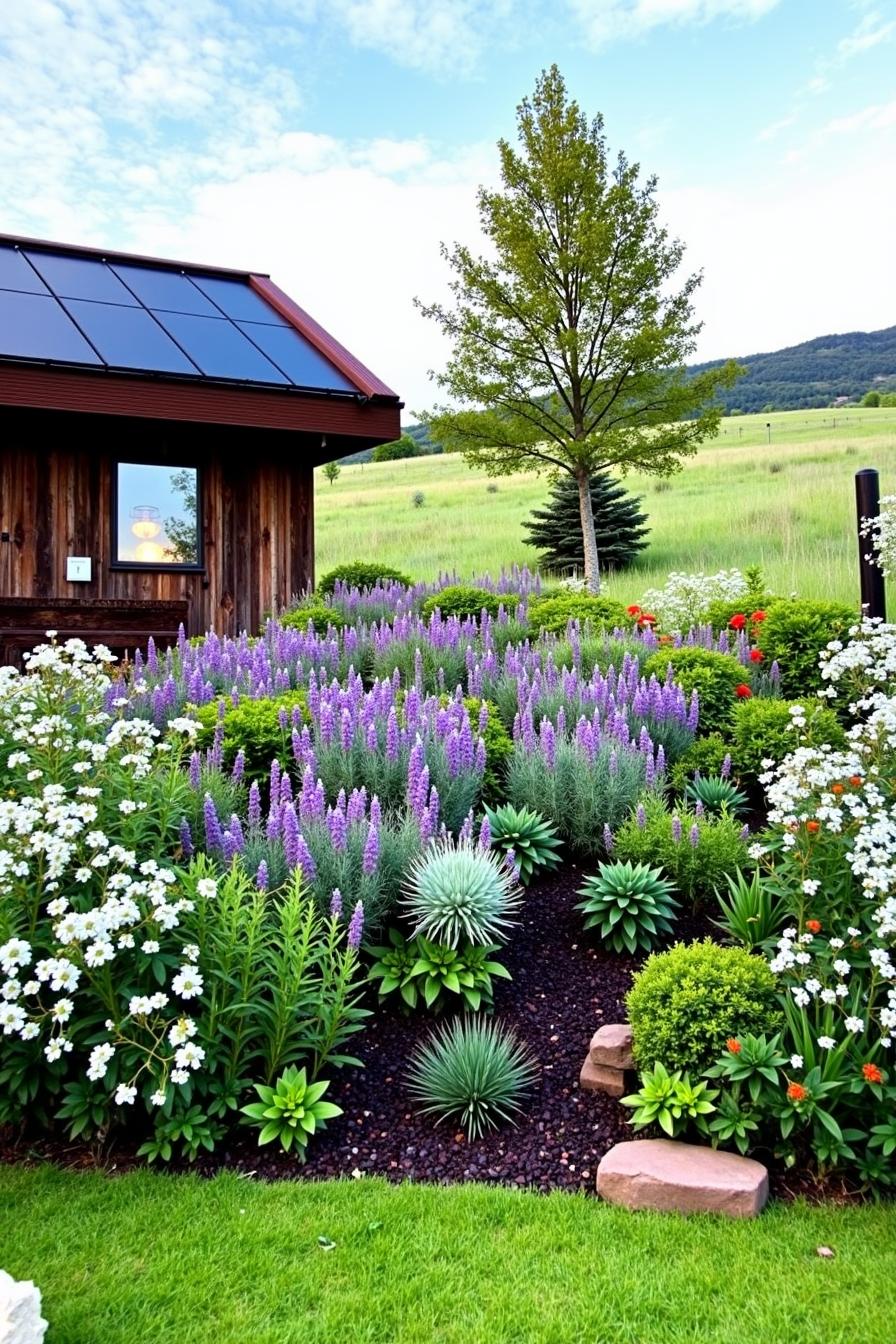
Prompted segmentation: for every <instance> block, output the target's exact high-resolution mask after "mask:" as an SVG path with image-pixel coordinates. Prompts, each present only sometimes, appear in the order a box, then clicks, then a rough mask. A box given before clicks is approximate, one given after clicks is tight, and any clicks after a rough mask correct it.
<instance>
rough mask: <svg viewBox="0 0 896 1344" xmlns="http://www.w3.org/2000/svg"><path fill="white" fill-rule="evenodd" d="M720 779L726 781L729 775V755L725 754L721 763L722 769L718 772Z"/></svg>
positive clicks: (728, 753)
mask: <svg viewBox="0 0 896 1344" xmlns="http://www.w3.org/2000/svg"><path fill="white" fill-rule="evenodd" d="M719 773H720V774H721V776H722V779H727V778H728V776H729V775H730V774H731V753H730V752H728V751H726V752H725V759H724V760H723V761H722V769H721V770H720V771H719Z"/></svg>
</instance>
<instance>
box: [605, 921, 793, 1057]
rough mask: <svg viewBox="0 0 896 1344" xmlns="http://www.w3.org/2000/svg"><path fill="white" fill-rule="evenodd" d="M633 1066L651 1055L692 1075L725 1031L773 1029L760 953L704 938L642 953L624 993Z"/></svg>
mask: <svg viewBox="0 0 896 1344" xmlns="http://www.w3.org/2000/svg"><path fill="white" fill-rule="evenodd" d="M625 1002H626V1007H627V1009H628V1020H629V1022H630V1023H631V1027H632V1034H633V1036H634V1055H635V1060H636V1062H637V1064H638V1065H639V1067H641V1068H644V1069H649V1068H652V1067H653V1065H654V1064H656V1063H657V1062H659V1063H661V1064H664V1065H665V1066H666V1068H667V1069H683V1070H688V1071H689V1072H690V1073H691V1074H692V1075H693V1076H696V1075H697V1074H699V1073H700V1072H701V1071H702V1070H703V1069H705V1068H708V1067H709V1066H710V1065H711V1064H713V1063H714V1062H715V1060H716V1059H717V1057H718V1056H719V1054H720V1053H721V1052H722V1050H723V1049H724V1047H725V1042H726V1041H727V1040H728V1039H729V1037H739V1036H741V1035H743V1034H745V1033H748V1032H749V1033H752V1034H753V1035H760V1034H761V1033H763V1032H765V1033H767V1034H769V1035H772V1034H773V1033H774V1032H776V1031H778V1030H780V1028H781V1026H782V1017H781V1010H780V1008H779V1006H778V1001H777V997H776V981H775V977H774V975H773V974H772V972H771V971H770V970H769V967H768V965H767V963H766V961H765V960H764V959H763V958H762V957H759V956H754V955H753V954H751V953H750V952H747V951H746V950H745V949H744V948H742V947H720V946H719V944H718V943H716V942H713V940H712V939H711V938H705V939H704V940H703V941H702V942H697V943H676V944H675V946H674V947H671V948H669V950H668V951H667V952H657V953H654V954H653V955H652V956H650V957H648V959H647V961H646V962H645V963H644V966H643V968H642V969H641V970H640V971H639V972H638V973H637V974H636V975H635V978H634V980H633V982H632V987H631V989H630V990H629V992H628V995H627V996H626V1001H625Z"/></svg>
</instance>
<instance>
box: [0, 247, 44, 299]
mask: <svg viewBox="0 0 896 1344" xmlns="http://www.w3.org/2000/svg"><path fill="white" fill-rule="evenodd" d="M0 289H18V290H20V291H23V292H24V293H26V294H47V293H48V292H49V291H48V290H47V287H46V285H45V284H44V282H43V280H41V278H40V276H39V275H38V274H37V273H36V272H35V271H34V270H33V269H32V267H30V266H29V265H28V263H27V261H26V260H25V258H24V257H23V256H22V254H21V252H17V251H16V249H15V248H14V247H0Z"/></svg>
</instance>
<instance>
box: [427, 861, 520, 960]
mask: <svg viewBox="0 0 896 1344" xmlns="http://www.w3.org/2000/svg"><path fill="white" fill-rule="evenodd" d="M521 898H522V892H521V890H520V887H519V883H518V881H517V878H516V873H515V871H514V868H513V866H512V861H511V862H508V858H507V856H506V855H503V854H498V853H496V852H495V851H494V850H487V849H481V848H479V847H478V846H477V845H475V844H473V843H472V841H470V840H465V839H461V840H455V839H453V837H451V836H450V835H449V836H445V837H443V838H442V839H440V840H437V841H434V842H433V843H432V844H431V845H430V846H429V848H428V849H427V850H426V851H425V852H424V853H423V854H422V855H420V857H419V858H417V859H416V860H415V862H414V863H413V864H412V865H411V868H410V870H409V872H408V875H407V879H406V881H405V887H404V901H403V904H404V907H405V911H406V913H407V916H408V918H409V919H410V920H411V922H412V924H413V936H414V937H417V935H418V934H422V935H423V936H424V937H425V938H430V939H432V940H433V941H435V942H439V943H442V944H444V945H447V946H448V947H458V946H460V944H461V943H463V942H467V943H473V944H475V945H477V946H480V947H481V946H483V945H484V944H486V943H502V942H504V940H505V939H506V937H507V931H508V929H509V928H510V927H511V926H512V925H513V924H514V922H515V921H514V918H513V916H514V913H515V911H516V910H517V908H518V906H519V904H520V900H521Z"/></svg>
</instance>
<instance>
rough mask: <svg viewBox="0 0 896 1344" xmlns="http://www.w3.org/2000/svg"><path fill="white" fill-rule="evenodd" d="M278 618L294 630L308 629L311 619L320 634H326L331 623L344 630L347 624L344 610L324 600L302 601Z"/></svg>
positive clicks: (282, 623) (334, 626)
mask: <svg viewBox="0 0 896 1344" xmlns="http://www.w3.org/2000/svg"><path fill="white" fill-rule="evenodd" d="M277 619H278V620H279V622H280V624H281V625H285V626H288V627H289V628H290V629H292V630H306V629H307V628H308V622H309V621H310V622H311V624H312V626H313V628H314V630H315V632H316V633H317V634H318V635H325V634H326V633H327V628H328V627H329V626H331V625H332V626H333V628H334V629H336V630H342V629H343V628H344V626H345V617H344V616H343V614H342V612H341V611H338V610H337V609H336V608H335V607H328V606H327V605H326V603H324V602H313V601H311V602H307V603H300V604H299V605H298V606H297V607H292V608H290V610H289V611H284V612H283V613H282V614H281V615H280V616H279V617H278V618H277Z"/></svg>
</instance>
